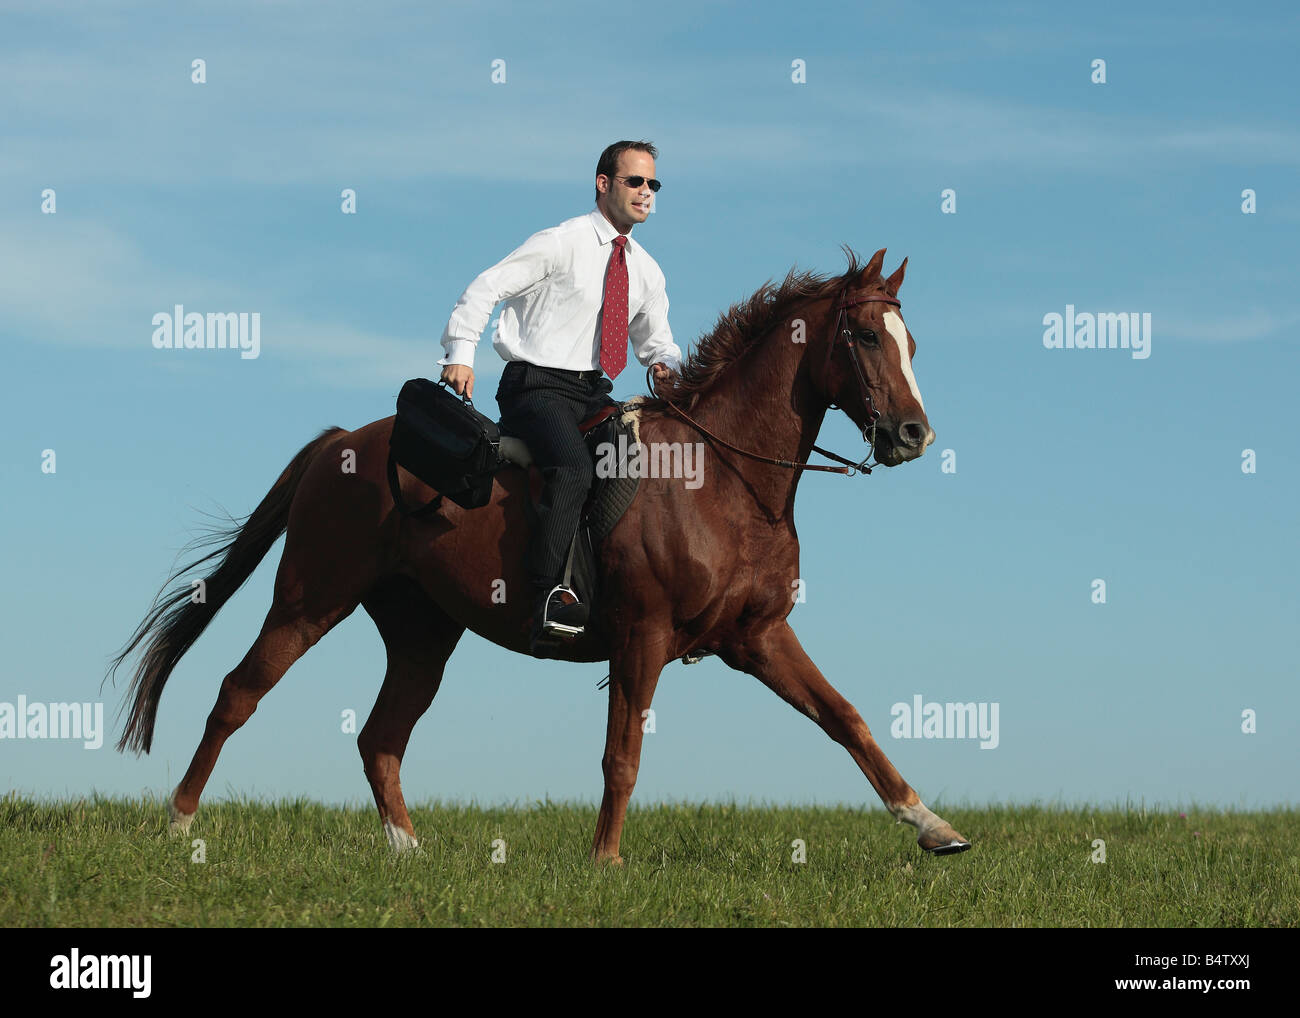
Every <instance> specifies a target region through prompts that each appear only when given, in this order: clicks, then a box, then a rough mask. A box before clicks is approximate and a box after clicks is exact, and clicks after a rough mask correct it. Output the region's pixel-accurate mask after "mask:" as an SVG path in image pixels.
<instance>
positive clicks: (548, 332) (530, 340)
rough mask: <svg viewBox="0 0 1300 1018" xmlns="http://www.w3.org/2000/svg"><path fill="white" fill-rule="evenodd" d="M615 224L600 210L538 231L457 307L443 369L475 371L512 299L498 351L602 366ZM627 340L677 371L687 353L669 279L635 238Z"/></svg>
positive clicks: (544, 363) (552, 362)
mask: <svg viewBox="0 0 1300 1018" xmlns="http://www.w3.org/2000/svg"><path fill="white" fill-rule="evenodd" d="M616 236H618V231H617V230H616V229H614V225H613V224H612V223H611V222H610V221H609V220H608V219H606V218H605V215H604V213H603V212H601V211H600V209H599V208H596V209H593V210H592V211H591V212H589V213H587V215H585V216H577V217H575V218H573V219H568V220H565V221H564V222H563V223H561V224H560V225H559V226H553V227H551V228H550V229H547V230H542V231H541V232H540V233H534V234H533V235H532V236H531V237H529V238H528V239H527V240H526V241H524V242H523V244H521V245H520V246H519V247H518V248H516V249H515V250H514V251H512V252H511V253H510V254H508V255H506V257H505V258H503V259H502V260H501V261H499V262H497V264H495V265H493V266H492V267H491V268H490V269H487V270H486V271H485V272H483V273H482V274H481V275H480V276H479V277H478V278H477V279H475V280H474V282H472V283H470V284H469V287H468V288H467V289H466V290H465V292H464V293H463V294H461V297H460V300H458V301H457V302H456V307H455V308H453V309H452V312H451V318H450V320H449V321H448V322H447V328H446V330H445V331H444V332H443V334H442V345H443V347H445V348H446V351H447V354H446V356H445V357H443V358H442V360H440V361H438V363H439V364H441V365H447V364H464V365H467V366H469V367H473V366H474V350H475V348H476V347H477V346H478V341H479V336H480V334H481V333H482V332H483V329H484V327H485V326H486V325H487V324H488V320H489V319H490V318H491V317H492V309H493V308H494V307H496V305H497V303H498V302H499V301H505V304H504V306H503V307H502V309H501V320H500V323H499V325H498V326H497V331H496V335H494V336H493V337H492V346H493V347H494V348H495V349H496V351H497V353H499V354H500V355H501V356H502V357H504V358H505V359H506V360H508V361H527V362H528V363H529V364H536V365H538V366H539V367H544V368H567V369H569V370H571V371H590V370H592V369H593V368H599V367H600V340H601V329H600V319H601V307H602V305H603V304H604V290H605V271H606V269H607V268H608V266H609V256H610V252H611V251H613V249H614V245H613V243H612V241H613V239H614V238H615V237H616ZM624 252H625V255H626V258H627V283H628V288H627V314H628V326H627V331H628V338H629V339H630V340H631V343H632V352H633V353H634V354H636V358H637V360H639V361H640V362H641V363H642V364H644V365H646V366H649V365H651V364H655V363H661V362H662V363H663V364H666V365H667V366H668V367H669V368H671V369H672V370H674V371H676V370H678V368H680V366H681V359H682V352H681V350H680V349H678V347H677V344H676V343H674V342H673V334H672V332H670V331H669V329H668V293H667V291H666V289H665V286H664V274H663V272H662V271H661V270H660V268H659V265H658V263H656V262H655V260H654V259H653V258H651V257H650V255H649V254H648V253H647V252H646V249H645V248H643V247H642V246H641V245H640V244H638V243H637V242H636V241H635V240H633V239H632V238H631V236H628V238H627V246H626V248H625V249H624Z"/></svg>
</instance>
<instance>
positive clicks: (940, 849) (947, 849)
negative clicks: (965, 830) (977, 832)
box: [921, 840, 970, 855]
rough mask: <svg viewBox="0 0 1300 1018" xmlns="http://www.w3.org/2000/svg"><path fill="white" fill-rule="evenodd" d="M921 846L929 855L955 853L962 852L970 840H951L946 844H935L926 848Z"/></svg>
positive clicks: (967, 846)
mask: <svg viewBox="0 0 1300 1018" xmlns="http://www.w3.org/2000/svg"><path fill="white" fill-rule="evenodd" d="M921 847H922V848H924V849H925V850H926V851H927V852H929V853H930V854H931V855H956V854H957V853H958V852H964V851H966V849H968V848H970V842H969V841H957V840H953V841H950V842H948V844H946V845H936V846H935V847H934V848H928V847H927V846H925V845H922V846H921Z"/></svg>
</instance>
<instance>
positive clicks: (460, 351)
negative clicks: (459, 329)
mask: <svg viewBox="0 0 1300 1018" xmlns="http://www.w3.org/2000/svg"><path fill="white" fill-rule="evenodd" d="M475 345H476V344H474V343H471V342H470V341H469V340H468V339H451V340H447V341H446V342H445V343H444V344H443V346H445V347H446V348H447V355H446V356H445V357H443V358H442V360H440V361H438V363H439V364H440V365H442V366H443V367H446V366H447V365H448V364H463V365H464V366H465V367H467V368H472V367H473V366H474V347H475Z"/></svg>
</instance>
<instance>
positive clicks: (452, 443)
mask: <svg viewBox="0 0 1300 1018" xmlns="http://www.w3.org/2000/svg"><path fill="white" fill-rule="evenodd" d="M500 446H501V432H500V430H499V429H498V428H497V425H496V422H495V421H492V420H489V419H488V418H487V417H484V416H483V415H482V414H481V413H479V412H478V411H477V410H475V409H474V404H473V403H472V402H471V401H470V399H469V398H468V397H460V396H457V395H456V393H455V392H454V391H453V390H452V389H451V388H449V387H445V386H444V385H443V384H442V383H440V382H431V381H429V379H427V378H412V379H411V380H410V381H409V382H407V383H406V384H405V385H403V386H402V391H401V392H400V393H398V396H397V419H396V420H394V421H393V434H392V437H391V438H390V439H389V441H388V467H389V481H390V483H391V484H392V486H393V488H394V492H393V495H394V498H395V500H396V501H397V505H398V508H399V509H401V510H402V511H403V512H408V513H410V512H412V510H410V509H409V508H408V507H407V506H406V505H405V504H404V503H403V502H402V500H401V498H400V492H399V491H398V490H397V487H396V483H395V482H396V477H397V473H396V471H395V470H394V469H393V463H394V462H397V463H398V464H400V465H401V466H402V467H404V468H405V469H406V470H409V471H410V472H411V473H413V474H414V475H415V476H416V477H418V478H419V479H420V480H422V481H423V482H424V483H425V484H427V485H429V487H431V488H433V489H434V490H436V491H437V492H438V493H439V494H441V495H444V496H446V497H447V498H449V499H451V500H452V501H453V502H455V503H456V504H457V505H458V506H461V507H462V508H465V509H477V508H479V507H480V506H484V505H487V503H488V500H489V499H490V498H491V497H492V475H493V474H494V473H496V471H497V468H498V467H499V466H500V465H501V457H500ZM438 501H440V500H436V499H435V501H434V502H433V503H430V504H429V505H428V506H425V507H424V509H434V508H437V506H436V503H437V502H438ZM412 514H413V515H418V513H412Z"/></svg>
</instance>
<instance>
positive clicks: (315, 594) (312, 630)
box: [170, 549, 357, 833]
mask: <svg viewBox="0 0 1300 1018" xmlns="http://www.w3.org/2000/svg"><path fill="white" fill-rule="evenodd" d="M275 587H276V597H275V602H274V603H273V604H272V605H271V610H270V611H269V612H267V614H266V620H265V621H264V622H263V623H262V631H261V632H260V633H259V634H258V637H257V639H256V640H254V641H253V645H252V646H251V647H250V648H249V649H248V653H247V654H245V655H244V659H243V660H242V661H240V662H239V664H238V665H236V666H235V668H234V669H233V670H232V671H231V672H230V673H229V674H228V675H227V676H226V677H225V678H224V679H223V680H222V682H221V692H220V693H218V694H217V702H216V705H215V706H214V707H213V708H212V712H211V713H210V714H209V715H208V723H207V727H206V728H205V729H204V732H203V740H202V741H201V742H200V743H199V748H198V749H197V750H195V752H194V759H193V760H191V761H190V766H189V770H187V771H186V772H185V777H183V778H182V779H181V783H180V784H179V785H177V786H176V791H175V792H174V793H173V794H172V799H171V804H170V808H171V830H172V832H173V833H183V832H184V831H185V830H187V829H188V828H189V826H190V822H191V821H192V820H193V819H194V813H195V811H196V810H197V809H198V807H199V796H200V795H202V794H203V787H204V786H205V785H206V784H207V782H208V778H209V777H210V776H211V775H212V769H213V768H214V767H215V766H216V764H217V756H218V755H219V754H220V753H221V748H222V746H224V745H225V743H226V740H227V739H228V738H230V736H231V735H233V734H234V733H235V731H236V730H237V729H238V728H239V727H240V726H241V725H243V724H244V722H245V721H247V720H248V719H249V718H250V717H251V716H252V714H253V711H255V710H256V709H257V704H258V701H259V700H261V699H262V697H263V696H265V695H266V694H267V693H268V692H270V690H271V688H272V687H273V686H274V685H275V684H276V683H277V682H279V681H280V678H281V676H283V675H284V673H285V672H287V671H288V670H289V666H290V665H292V664H293V663H294V662H295V661H297V660H298V658H300V657H302V656H303V655H304V654H305V653H307V651H308V650H309V649H310V648H311V647H312V645H313V644H315V643H316V642H317V641H318V640H319V639H320V638H321V637H322V636H324V635H325V634H326V633H328V632H329V631H330V630H331V629H332V628H333V627H334V626H335V625H337V624H338V623H339V622H341V621H343V619H345V618H347V617H348V616H349V615H350V614H352V612H353V610H354V609H355V608H356V606H357V602H356V601H355V600H349V599H348V598H347V596H346V595H344V594H342V593H340V592H338V591H332V592H330V591H327V590H326V588H324V587H313V588H312V594H311V598H310V602H309V603H304V601H303V598H302V596H301V591H302V589H303V584H302V583H301V581H300V578H299V575H298V571H297V570H296V569H295V568H294V566H293V564H292V562H291V560H290V559H289V552H288V550H287V549H286V552H285V558H284V559H282V560H281V563H280V571H279V574H278V575H277V577H276V583H275ZM289 592H293V593H294V594H297V595H298V596H293V594H290V593H289Z"/></svg>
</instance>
